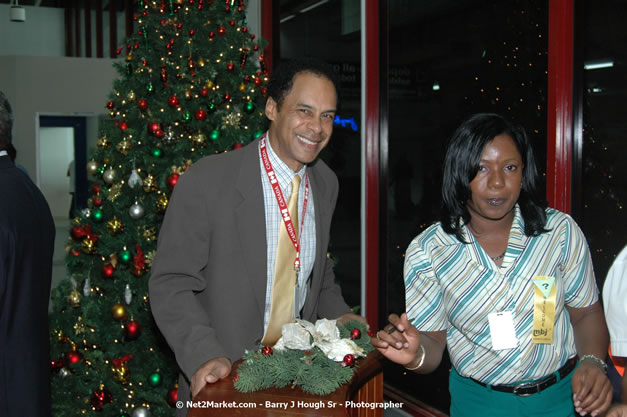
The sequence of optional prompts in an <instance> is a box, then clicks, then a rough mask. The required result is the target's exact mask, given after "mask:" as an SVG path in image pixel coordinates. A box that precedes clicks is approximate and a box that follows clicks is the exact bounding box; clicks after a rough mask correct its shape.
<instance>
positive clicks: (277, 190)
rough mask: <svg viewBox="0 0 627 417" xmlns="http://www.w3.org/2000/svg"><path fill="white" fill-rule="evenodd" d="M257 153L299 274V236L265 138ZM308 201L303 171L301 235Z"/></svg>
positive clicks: (306, 178) (307, 189) (295, 268)
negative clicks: (291, 245) (279, 211)
mask: <svg viewBox="0 0 627 417" xmlns="http://www.w3.org/2000/svg"><path fill="white" fill-rule="evenodd" d="M259 152H260V153H261V161H262V162H263V167H264V168H265V169H266V174H267V175H268V181H270V185H271V186H272V191H274V196H275V197H276V202H277V203H278V204H279V210H281V217H282V218H283V224H285V229H286V230H287V235H288V236H289V237H290V240H291V241H292V244H293V245H294V248H296V259H294V270H295V271H296V273H298V272H300V235H299V236H298V238H296V231H295V230H294V224H293V223H292V218H291V216H290V213H289V210H288V209H287V203H286V202H285V198H284V197H283V192H282V191H281V186H280V185H279V180H278V179H277V177H276V174H275V173H274V170H273V169H272V163H270V158H268V149H267V148H266V138H265V136H264V137H263V138H261V144H260V146H259ZM292 192H293V193H298V190H292ZM308 200H309V174H308V173H307V170H305V197H304V200H303V215H302V216H301V218H300V230H301V234H302V231H303V225H304V224H305V214H307V201H308Z"/></svg>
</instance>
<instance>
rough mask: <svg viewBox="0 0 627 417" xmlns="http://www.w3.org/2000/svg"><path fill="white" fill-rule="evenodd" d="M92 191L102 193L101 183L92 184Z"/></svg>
mask: <svg viewBox="0 0 627 417" xmlns="http://www.w3.org/2000/svg"><path fill="white" fill-rule="evenodd" d="M91 192H92V193H94V194H100V185H99V184H94V185H92V186H91Z"/></svg>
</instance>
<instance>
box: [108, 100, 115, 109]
mask: <svg viewBox="0 0 627 417" xmlns="http://www.w3.org/2000/svg"><path fill="white" fill-rule="evenodd" d="M114 107H115V104H113V101H109V102H108V103H107V108H108V109H109V110H113V108H114Z"/></svg>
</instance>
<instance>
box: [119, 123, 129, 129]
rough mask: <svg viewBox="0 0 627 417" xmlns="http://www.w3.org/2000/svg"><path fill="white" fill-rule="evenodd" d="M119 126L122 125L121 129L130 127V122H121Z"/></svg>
mask: <svg viewBox="0 0 627 417" xmlns="http://www.w3.org/2000/svg"><path fill="white" fill-rule="evenodd" d="M118 126H119V127H120V130H126V129H128V123H126V122H120V124H119V125H118Z"/></svg>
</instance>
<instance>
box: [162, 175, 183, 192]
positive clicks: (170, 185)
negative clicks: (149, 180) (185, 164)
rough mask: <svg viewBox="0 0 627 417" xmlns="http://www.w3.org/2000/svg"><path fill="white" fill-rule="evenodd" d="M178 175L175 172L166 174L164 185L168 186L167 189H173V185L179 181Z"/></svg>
mask: <svg viewBox="0 0 627 417" xmlns="http://www.w3.org/2000/svg"><path fill="white" fill-rule="evenodd" d="M179 177H180V175H179V174H177V173H176V172H174V173H172V174H170V175H168V177H167V178H166V179H165V185H166V186H167V187H168V190H170V191H172V190H173V189H174V186H175V185H176V183H177V182H178V181H179Z"/></svg>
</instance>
